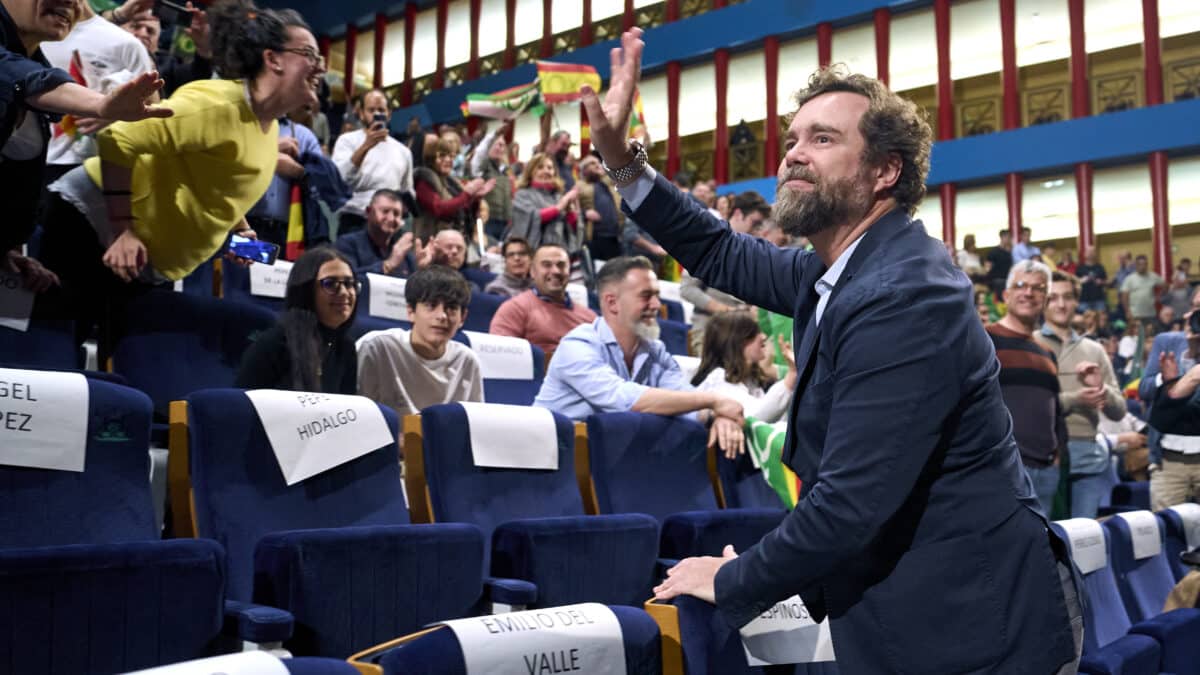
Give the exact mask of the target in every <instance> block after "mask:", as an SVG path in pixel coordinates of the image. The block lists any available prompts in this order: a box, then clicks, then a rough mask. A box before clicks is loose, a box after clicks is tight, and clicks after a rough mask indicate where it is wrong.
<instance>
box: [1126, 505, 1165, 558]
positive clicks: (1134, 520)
mask: <svg viewBox="0 0 1200 675" xmlns="http://www.w3.org/2000/svg"><path fill="white" fill-rule="evenodd" d="M1117 517H1118V518H1120V519H1121V520H1124V521H1125V524H1126V525H1128V526H1129V534H1130V536H1131V537H1132V538H1133V558H1134V560H1141V559H1143V558H1150V557H1153V556H1156V555H1158V554H1159V553H1162V535H1161V533H1160V532H1159V529H1158V517H1157V516H1155V515H1154V514H1153V513H1150V512H1149V511H1130V512H1128V513H1118V514H1117Z"/></svg>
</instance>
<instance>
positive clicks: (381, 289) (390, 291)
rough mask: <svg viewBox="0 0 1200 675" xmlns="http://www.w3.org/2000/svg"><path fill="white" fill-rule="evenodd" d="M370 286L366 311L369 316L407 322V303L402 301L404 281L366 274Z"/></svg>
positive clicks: (405, 282)
mask: <svg viewBox="0 0 1200 675" xmlns="http://www.w3.org/2000/svg"><path fill="white" fill-rule="evenodd" d="M367 283H368V284H369V285H370V286H371V293H370V297H368V298H367V309H368V313H369V314H370V315H371V316H377V317H380V318H382V319H393V320H396V321H408V301H407V300H405V299H404V288H405V286H406V285H407V283H408V282H407V281H406V280H405V279H399V278H396V277H389V276H387V275H386V274H367Z"/></svg>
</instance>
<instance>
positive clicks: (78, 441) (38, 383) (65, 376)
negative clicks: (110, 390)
mask: <svg viewBox="0 0 1200 675" xmlns="http://www.w3.org/2000/svg"><path fill="white" fill-rule="evenodd" d="M87 426H88V385H87V379H86V378H85V377H84V376H83V375H80V374H79V373H56V372H51V371H41V370H14V369H9V368H0V464H7V465H11V466H27V467H33V468H37V469H56V470H60V471H83V466H84V463H85V449H86V447H87Z"/></svg>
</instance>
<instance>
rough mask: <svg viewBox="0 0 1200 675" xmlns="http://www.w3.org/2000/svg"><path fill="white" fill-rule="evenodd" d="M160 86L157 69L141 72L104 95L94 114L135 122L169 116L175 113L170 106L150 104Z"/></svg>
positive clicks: (161, 84)
mask: <svg viewBox="0 0 1200 675" xmlns="http://www.w3.org/2000/svg"><path fill="white" fill-rule="evenodd" d="M162 87H163V81H162V79H161V78H159V76H158V71H151V72H149V73H142V74H141V75H138V76H137V77H135V78H133V79H132V80H130V81H128V82H126V83H125V84H123V85H121V86H119V87H117V88H116V89H114V90H112V92H111V93H110V94H109V95H108V96H105V97H104V100H103V101H101V103H100V109H99V110H98V111H97V114H96V115H95V116H96V117H100V118H102V119H106V120H121V121H125V122H136V121H138V120H144V119H146V118H148V117H170V116H171V115H173V114H175V113H174V111H172V110H171V109H170V108H164V107H163V106H158V105H150V102H151V98H153V97H154V95H155V94H157V93H158V90H159V89H162Z"/></svg>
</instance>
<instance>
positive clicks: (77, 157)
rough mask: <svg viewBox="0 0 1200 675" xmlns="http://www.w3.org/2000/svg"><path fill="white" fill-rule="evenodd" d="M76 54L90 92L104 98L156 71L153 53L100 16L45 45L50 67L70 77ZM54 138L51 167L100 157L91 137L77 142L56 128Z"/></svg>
mask: <svg viewBox="0 0 1200 675" xmlns="http://www.w3.org/2000/svg"><path fill="white" fill-rule="evenodd" d="M75 52H79V62H80V63H79V65H80V69H77V72H79V76H82V77H83V79H84V82H85V84H86V86H87V88H88V89H91V90H93V91H98V92H100V93H101V94H107V93H109V92H110V91H112V90H113V89H115V88H117V87H119V86H121V85H122V84H125V83H126V82H128V81H129V80H131V79H133V78H134V77H136V76H138V75H141V74H142V73H145V72H149V71H151V70H154V68H155V65H154V60H153V59H151V58H150V53H149V52H147V51H146V48H145V46H143V45H142V43H141V42H139V41H138V39H137V38H135V37H134V36H133V35H132V34H130V33H127V32H125V31H124V30H122V29H121V28H118V27H117V26H115V25H113V24H112V23H111V22H109V21H108V20H107V19H102V18H100V17H99V16H93V17H92V18H90V19H87V20H85V21H80V22H79V23H77V24H75V28H73V29H71V32H70V33H68V34H67V37H66V39H65V40H63V41H61V42H43V43H42V54H43V55H45V57H46V60H47V61H49V62H50V65H52V66H54V67H55V68H62V69H63V70H65V71H67V72H68V73H70V72H71V58H72V56H73V55H74V53H75ZM80 70H81V72H80ZM72 74H73V75H74V73H72ZM51 135H52V137H51V139H50V146H49V148H47V152H46V163H47V164H81V163H83V160H85V159H87V158H88V157H91V156H93V155H95V154H96V143H95V141H94V140H92V138H91V137H88V136H84V137H81V138H79V139H78V140H77V139H75V138H74V136H72V135H69V134H63V133H60V132H59V126H58V125H54V127H53V131H52V132H51Z"/></svg>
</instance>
